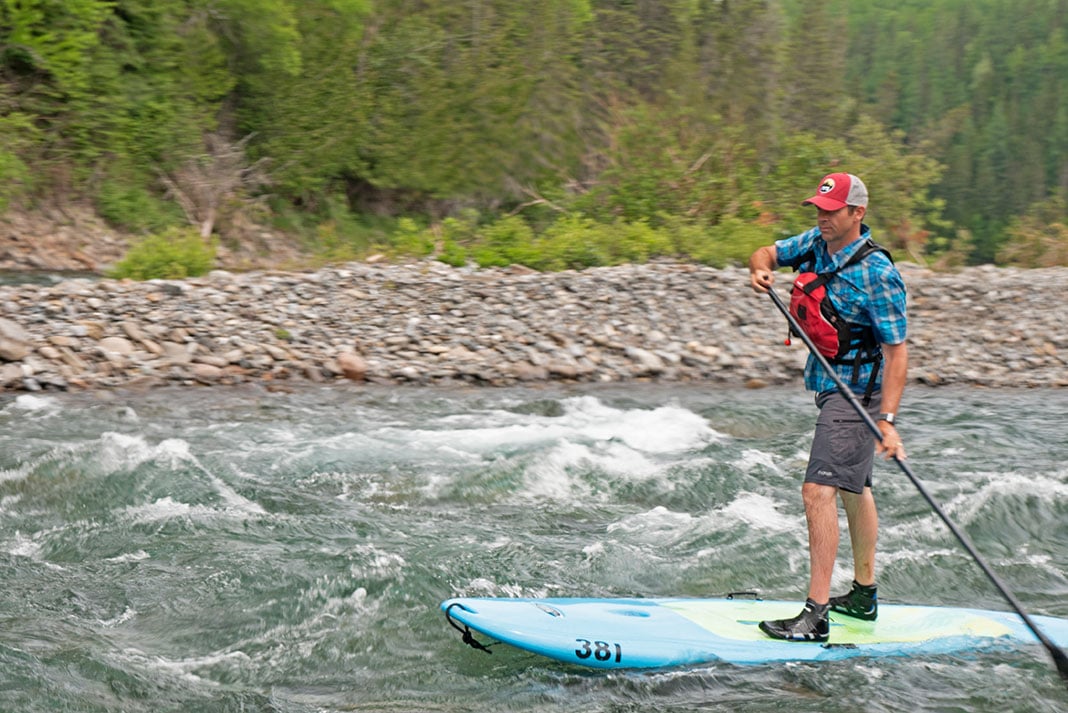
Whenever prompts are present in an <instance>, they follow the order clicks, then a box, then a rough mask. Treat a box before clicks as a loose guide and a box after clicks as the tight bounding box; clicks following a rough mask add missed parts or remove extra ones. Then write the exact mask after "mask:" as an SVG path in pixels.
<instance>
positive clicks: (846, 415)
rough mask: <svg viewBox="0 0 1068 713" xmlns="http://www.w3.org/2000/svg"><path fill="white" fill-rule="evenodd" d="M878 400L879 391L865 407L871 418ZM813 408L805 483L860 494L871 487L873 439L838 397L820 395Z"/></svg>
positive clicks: (876, 412)
mask: <svg viewBox="0 0 1068 713" xmlns="http://www.w3.org/2000/svg"><path fill="white" fill-rule="evenodd" d="M880 397H881V394H880V393H879V392H875V393H874V394H872V397H871V404H870V405H869V406H868V413H870V414H871V416H872V418H877V417H878V415H879V406H880V404H881V403H882V399H881V398H880ZM858 399H859V397H858ZM816 405H817V406H818V407H819V409H820V415H819V417H818V418H817V419H816V435H815V437H814V438H813V439H812V451H811V453H810V454H809V457H808V470H807V471H806V472H805V482H806V483H819V484H821V485H831V486H834V487H836V488H840V489H842V490H848V491H849V492H851V493H862V492H864V488H865V487H868V488H870V487H871V470H872V461H874V459H875V436H874V435H873V434H872V432H871V430H870V429H869V428H868V426H867V424H865V423H864V421H863V419H861V417H860V414H858V413H857V412H856V410H854V408H853V406H852V405H851V404H850V403H849V401H848V400H847V399H846V398H845V397H844V396H842V395H841V394H839V393H837V392H832V393H830V394H820V395H818V396H817V397H816Z"/></svg>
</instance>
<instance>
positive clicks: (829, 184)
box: [820, 178, 834, 194]
mask: <svg viewBox="0 0 1068 713" xmlns="http://www.w3.org/2000/svg"><path fill="white" fill-rule="evenodd" d="M833 190H834V179H833V178H828V179H827V180H826V181H824V182H823V183H821V184H820V193H821V194H823V193H830V192H831V191H833Z"/></svg>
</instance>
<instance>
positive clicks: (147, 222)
mask: <svg viewBox="0 0 1068 713" xmlns="http://www.w3.org/2000/svg"><path fill="white" fill-rule="evenodd" d="M95 203H96V210H97V212H98V213H99V214H100V217H102V218H103V219H104V220H106V221H107V222H108V223H110V224H111V225H113V226H115V227H116V228H120V229H122V230H127V231H130V232H134V233H140V232H146V231H159V230H163V229H165V228H166V227H167V226H173V225H175V224H177V223H179V222H181V220H182V215H181V213H180V211H179V210H178V207H177V206H176V205H175V204H173V203H168V202H167V201H164V200H160V199H159V198H157V197H156V196H154V195H153V194H152V193H150V192H149V191H148V190H147V189H146V188H144V187H143V186H140V185H138V184H137V183H134V182H131V183H126V182H123V181H116V180H110V179H109V180H105V181H103V183H102V184H101V186H100V189H99V190H98V191H97V194H96V197H95Z"/></svg>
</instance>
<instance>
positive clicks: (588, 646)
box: [575, 639, 623, 663]
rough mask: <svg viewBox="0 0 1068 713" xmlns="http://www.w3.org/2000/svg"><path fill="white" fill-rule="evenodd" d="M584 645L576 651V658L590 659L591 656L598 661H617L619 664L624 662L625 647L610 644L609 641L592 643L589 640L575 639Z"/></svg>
mask: <svg viewBox="0 0 1068 713" xmlns="http://www.w3.org/2000/svg"><path fill="white" fill-rule="evenodd" d="M575 641H577V642H579V643H580V644H582V646H580V647H579V648H577V649H575V656H578V657H579V658H580V659H588V658H590V657H591V656H592V657H593V658H595V659H597V660H598V661H610V660H613V659H614V660H615V662H616V663H619V662H620V661H622V660H623V647H622V646H620V645H619V644H610V643H608V642H607V641H590V640H589V639H575Z"/></svg>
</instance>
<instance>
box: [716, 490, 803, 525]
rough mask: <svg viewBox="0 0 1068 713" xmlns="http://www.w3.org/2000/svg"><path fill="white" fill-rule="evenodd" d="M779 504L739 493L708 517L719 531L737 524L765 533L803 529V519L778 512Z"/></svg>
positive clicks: (755, 495)
mask: <svg viewBox="0 0 1068 713" xmlns="http://www.w3.org/2000/svg"><path fill="white" fill-rule="evenodd" d="M780 505H781V503H779V502H778V501H775V500H772V499H771V498H768V497H766V496H764V495H760V494H758V493H741V494H740V495H738V497H737V498H735V499H734V500H732V501H731V502H729V503H727V504H726V505H725V506H724V507H723V508H721V509H719V510H717V511H716V512H715V513H713V514H712V515H710V516H709V517H711V518H712V519H713V520H714V521H715V523H716V527H717V529H719V530H722V529H725V528H729V527H731V526H733V525H735V524H737V523H744V524H746V525H748V526H749V527H752V528H754V529H757V530H763V531H766V532H789V531H790V530H794V529H797V528H798V527H804V522H803V518H799V517H798V515H797V514H796V513H794V514H785V513H783V512H782V511H780V510H779V506H780Z"/></svg>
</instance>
